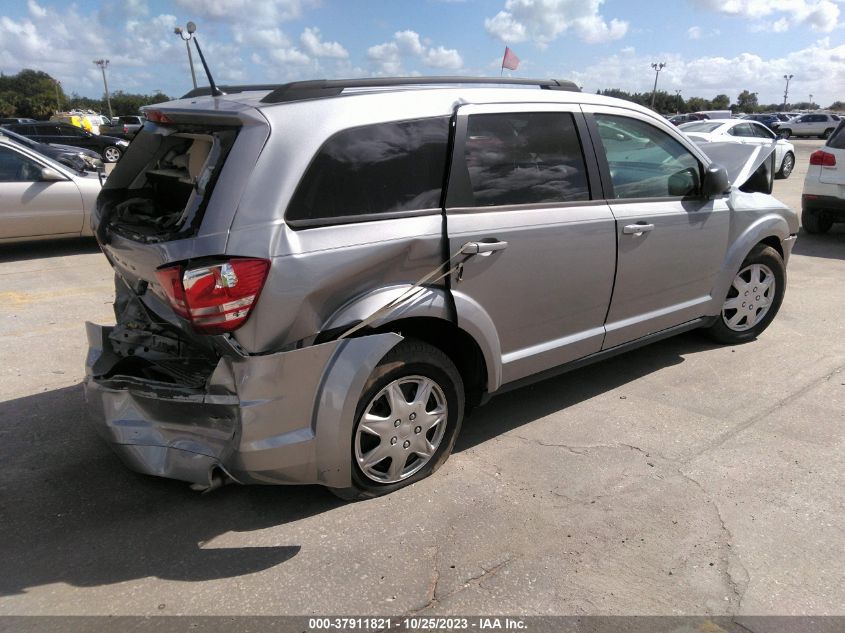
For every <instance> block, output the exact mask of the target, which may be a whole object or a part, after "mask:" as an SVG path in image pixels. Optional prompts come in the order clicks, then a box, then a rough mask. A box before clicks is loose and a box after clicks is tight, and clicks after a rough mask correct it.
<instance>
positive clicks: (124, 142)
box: [115, 140, 129, 147]
mask: <svg viewBox="0 0 845 633" xmlns="http://www.w3.org/2000/svg"><path fill="white" fill-rule="evenodd" d="M115 145H119V146H120V147H129V141H124V140H120V141H117V142H116V143H115Z"/></svg>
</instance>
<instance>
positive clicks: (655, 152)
mask: <svg viewBox="0 0 845 633" xmlns="http://www.w3.org/2000/svg"><path fill="white" fill-rule="evenodd" d="M595 117H596V124H597V125H598V128H599V137H600V138H601V141H602V145H604V150H605V152H606V154H607V164H608V167H609V169H610V180H611V182H612V183H613V197H614V198H665V197H671V198H675V197H684V196H690V195H695V194H697V193H698V192H699V190H700V186H701V164H700V163H699V162H698V160H697V159H696V158H695V156H693V155H692V154H691V153H690V152H689V151H688V150H687V149H686V148H685V147H684V146H683V145H681V144H680V143H679V142H678V141H676V140H675V139H674V138H672V137H671V136H669V134H667V133H666V132H664V131H662V130H660V129H658V128H656V127H654V126H653V125H650V124H648V123H646V122H645V121H640V120H638V119H632V118H629V117H623V116H613V115H608V114H596V115H595ZM744 125H748V124H747V123H746V124H744Z"/></svg>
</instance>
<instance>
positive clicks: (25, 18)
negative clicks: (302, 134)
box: [0, 0, 845, 106]
mask: <svg viewBox="0 0 845 633" xmlns="http://www.w3.org/2000/svg"><path fill="white" fill-rule="evenodd" d="M0 7H2V12H0V71H2V72H3V73H6V74H11V73H15V72H18V71H19V70H21V69H22V68H34V69H39V70H44V71H46V72H49V73H50V74H51V75H52V76H54V77H56V78H57V79H59V80H60V81H61V82H62V86H63V87H64V89H65V91H66V92H67V93H72V92H77V93H79V94H82V95H87V96H100V95H101V94H102V77H101V75H100V74H99V70H98V69H97V67H95V66H94V64H92V60H93V59H99V58H108V59H109V60H110V66H109V69H108V77H109V87H110V89H111V90H113V91H114V90H124V91H127V92H145V93H150V92H153V91H155V90H156V89H161V90H163V91H164V92H166V93H167V94H171V95H179V94H182V93H184V92H185V91H187V90H188V89H190V87H191V83H190V73H189V70H188V64H187V54H186V52H185V47H184V44H183V43H182V42H181V41H180V40H179V38H178V36H177V35H175V34H174V33H173V28H174V27H175V26H176V25H184V24H185V23H186V22H187V21H188V20H193V21H195V22H196V23H197V25H198V31H197V37H198V38H199V41H200V44H201V45H202V47H203V50H204V52H205V53H206V57H207V58H208V61H209V65H210V66H211V68H212V71H213V73H214V75H215V80H216V81H218V83H259V82H283V81H289V80H297V79H314V78H321V77H349V76H370V75H396V74H403V75H407V74H420V75H454V74H467V75H476V76H480V75H488V76H490V75H492V76H495V75H498V74H499V64H500V63H501V58H502V53H503V51H504V47H505V45H508V46H510V47H511V48H512V49H513V50H514V51H515V52H516V54H517V55H518V56H519V57H520V59H521V60H522V61H521V64H520V66H519V68H518V69H517V70H516V71H513V72H510V71H506V72H508V73H509V74H511V75H513V76H519V77H558V78H566V79H572V80H574V81H575V82H576V83H578V84H579V85H582V86H583V87H584V89H585V90H590V91H595V90H597V89H600V88H622V89H625V90H629V91H647V90H650V89H651V86H652V83H653V81H654V73H653V71H652V70H651V68H650V63H651V62H665V63H666V64H667V66H666V68H665V69H664V70H663V71H662V72H661V73H660V80H659V87H660V88H663V89H666V90H669V91H675V90H681V95H682V96H684V97H690V96H702V97H707V98H712V97H713V96H715V95H716V94H718V93H725V94H727V95H728V96H729V97H730V98H731V99H732V100H735V99H736V96H737V94H738V93H739V92H740V91H741V90H745V89H747V90H750V91H752V92H757V93H758V95H759V99H760V101H761V102H765V103H772V102H780V101H782V100H783V91H784V84H785V82H784V80H783V75H784V74H792V75H794V77H793V79H792V81H791V82H790V86H789V93H790V101H803V100H807V99H809V95H810V94H812V95H813V98H814V100H815V101H816V102H818V103H820V104H822V105H823V106H824V105H828V104H830V103H831V102H832V101H834V100H837V99H839V100H845V15H843V14H845V0H672V1H671V2H664V1H652V2H645V1H630V0H629V1H625V0H606V1H603V0H413V1H412V0H393V1H392V2H389V1H384V0H249V1H248V0H225V1H223V0H112V1H105V0H84V1H80V2H76V3H68V2H66V1H61V0H27V1H21V0H15V1H12V0H0ZM197 72H198V79H200V83H204V76H203V75H202V71H201V68H200V67H199V65H197Z"/></svg>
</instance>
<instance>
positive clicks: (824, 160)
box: [810, 149, 836, 167]
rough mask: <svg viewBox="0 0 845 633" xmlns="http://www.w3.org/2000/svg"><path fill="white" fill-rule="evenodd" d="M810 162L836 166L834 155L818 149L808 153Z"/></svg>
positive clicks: (823, 165)
mask: <svg viewBox="0 0 845 633" xmlns="http://www.w3.org/2000/svg"><path fill="white" fill-rule="evenodd" d="M810 164H811V165H821V166H822V167H836V156H834V155H833V154H831V153H830V152H825V151H824V150H821V149H819V150H816V151H815V152H813V153H812V154H810Z"/></svg>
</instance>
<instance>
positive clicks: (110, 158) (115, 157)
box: [103, 145, 123, 163]
mask: <svg viewBox="0 0 845 633" xmlns="http://www.w3.org/2000/svg"><path fill="white" fill-rule="evenodd" d="M122 155H123V152H121V151H120V148H119V147H115V146H114V145H109V146H108V147H107V148H105V149H104V150H103V160H104V161H106V162H107V163H116V162H117V161H119V160H120V157H121V156H122Z"/></svg>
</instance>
